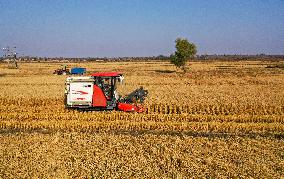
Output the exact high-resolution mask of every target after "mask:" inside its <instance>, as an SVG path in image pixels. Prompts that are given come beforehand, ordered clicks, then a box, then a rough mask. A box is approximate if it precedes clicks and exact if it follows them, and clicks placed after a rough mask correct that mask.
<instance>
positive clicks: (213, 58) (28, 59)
mask: <svg viewBox="0 0 284 179" xmlns="http://www.w3.org/2000/svg"><path fill="white" fill-rule="evenodd" d="M10 60H11V59H10ZM155 60H156V61H167V60H170V57H169V56H164V55H159V56H152V57H111V58H107V57H103V58H99V57H87V58H65V57H55V58H50V57H31V56H25V57H18V58H17V61H24V62H84V61H89V62H91V61H96V62H106V61H155ZM217 60H218V61H246V60H248V61H282V60H284V55H265V54H259V55H197V56H196V57H194V58H193V59H190V61H217ZM0 61H9V59H6V58H3V57H2V58H0Z"/></svg>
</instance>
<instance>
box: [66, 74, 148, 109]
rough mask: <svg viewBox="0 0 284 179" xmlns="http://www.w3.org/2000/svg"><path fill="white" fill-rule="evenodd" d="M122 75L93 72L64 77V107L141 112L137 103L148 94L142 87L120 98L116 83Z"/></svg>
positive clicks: (121, 78)
mask: <svg viewBox="0 0 284 179" xmlns="http://www.w3.org/2000/svg"><path fill="white" fill-rule="evenodd" d="M123 79H124V77H123V75H122V74H121V73H117V72H104V73H93V74H92V75H91V76H76V77H68V78H67V79H66V83H65V84H66V89H65V107H66V108H71V109H84V110H114V109H116V110H121V111H125V112H143V111H144V109H143V108H142V107H141V106H140V105H138V104H141V103H143V102H144V100H145V97H146V96H147V94H148V91H147V90H144V89H143V87H140V88H139V89H137V90H135V91H134V92H132V93H130V94H129V95H127V96H126V97H124V98H122V97H121V96H119V95H118V93H117V89H116V87H117V83H118V82H120V83H122V81H123Z"/></svg>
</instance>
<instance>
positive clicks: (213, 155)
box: [0, 61, 284, 178]
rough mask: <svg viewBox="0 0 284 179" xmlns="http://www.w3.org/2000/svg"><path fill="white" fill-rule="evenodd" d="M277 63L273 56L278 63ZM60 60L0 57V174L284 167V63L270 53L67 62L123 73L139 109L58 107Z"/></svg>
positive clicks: (270, 172) (268, 172) (279, 170)
mask: <svg viewBox="0 0 284 179" xmlns="http://www.w3.org/2000/svg"><path fill="white" fill-rule="evenodd" d="M278 63H279V62H278ZM60 65H61V64H60V63H20V64H19V66H20V69H8V68H6V67H7V64H0V128H1V129H0V141H1V142H0V178H19V177H20V178H26V177H27V178H30V177H32V178H35V177H36V178H37V177H40V178H50V177H57V178H66V177H67V178H69V177H92V176H93V177H114V178H115V177H119V178H120V177H124V178H129V177H134V178H137V177H146V178H148V177H149V178H153V177H157V178H161V177H170V178H187V177H192V176H197V177H208V176H210V177H214V178H215V177H217V178H226V177H245V178H247V177H255V178H263V177H264V178H281V177H283V176H284V90H283V89H284V70H283V69H281V68H265V67H267V66H269V65H275V62H260V61H246V62H244V61H242V62H193V63H191V64H190V66H189V68H190V70H189V72H188V73H185V74H183V73H180V72H174V71H175V68H174V67H173V66H172V65H171V64H169V63H168V62H108V63H101V62H100V63H99V62H96V63H87V62H86V63H77V64H75V63H73V64H72V63H70V64H68V65H69V66H70V67H75V66H80V67H86V68H87V69H88V70H89V71H120V72H123V73H124V74H125V77H126V81H125V84H124V86H120V87H119V92H120V93H121V94H122V95H125V94H127V93H129V92H131V91H133V90H134V89H136V88H138V87H139V86H143V87H144V88H146V89H147V90H148V91H149V93H150V94H149V96H148V99H147V100H146V103H145V108H146V109H147V110H146V112H145V113H142V114H136V113H123V112H118V111H104V112H79V111H73V110H65V109H64V104H63V98H64V96H63V94H64V81H65V78H66V76H55V75H52V72H53V70H54V69H56V68H58V67H60Z"/></svg>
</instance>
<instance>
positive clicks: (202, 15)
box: [0, 0, 284, 57]
mask: <svg viewBox="0 0 284 179" xmlns="http://www.w3.org/2000/svg"><path fill="white" fill-rule="evenodd" d="M177 37H183V38H187V39H188V40H190V41H192V42H194V43H195V44H196V45H197V47H198V54H260V53H266V54H284V0H120V1H119V0H80V1H79V0H0V46H1V47H5V46H7V45H9V46H16V47H17V51H18V53H19V54H20V55H23V54H24V55H31V56H49V57H118V56H156V55H160V54H162V55H169V54H171V53H173V52H174V50H175V48H174V46H175V43H174V41H175V39H176V38H177ZM1 53H2V52H1ZM2 54H3V53H2ZM2 54H1V55H2Z"/></svg>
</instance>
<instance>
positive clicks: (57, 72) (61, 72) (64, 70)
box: [53, 65, 70, 75]
mask: <svg viewBox="0 0 284 179" xmlns="http://www.w3.org/2000/svg"><path fill="white" fill-rule="evenodd" d="M53 74H55V75H69V74H70V71H69V69H68V68H67V66H66V65H63V67H62V68H58V69H56V70H54V72H53Z"/></svg>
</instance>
